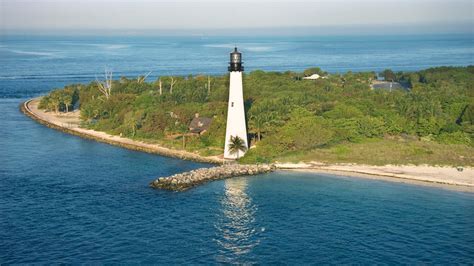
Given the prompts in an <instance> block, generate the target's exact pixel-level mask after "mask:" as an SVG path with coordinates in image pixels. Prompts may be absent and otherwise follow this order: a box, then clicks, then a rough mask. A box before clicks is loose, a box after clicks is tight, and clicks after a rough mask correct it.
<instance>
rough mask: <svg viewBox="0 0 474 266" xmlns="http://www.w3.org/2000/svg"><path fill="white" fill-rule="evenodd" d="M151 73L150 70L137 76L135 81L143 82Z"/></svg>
mask: <svg viewBox="0 0 474 266" xmlns="http://www.w3.org/2000/svg"><path fill="white" fill-rule="evenodd" d="M150 74H151V71H150V72H148V73H146V74H145V75H144V76H138V77H137V83H138V84H141V83H143V82H145V80H146V78H147V77H148V76H149V75H150Z"/></svg>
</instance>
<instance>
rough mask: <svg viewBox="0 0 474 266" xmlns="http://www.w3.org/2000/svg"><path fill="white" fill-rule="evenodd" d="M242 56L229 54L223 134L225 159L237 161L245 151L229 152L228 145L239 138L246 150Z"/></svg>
mask: <svg viewBox="0 0 474 266" xmlns="http://www.w3.org/2000/svg"><path fill="white" fill-rule="evenodd" d="M242 71H244V67H243V66H242V54H241V53H239V51H237V47H235V49H234V51H233V52H232V53H230V65H229V72H230V83H229V103H228V107H227V127H226V132H225V147H224V158H225V159H237V157H241V156H242V155H244V153H245V151H238V152H235V153H232V152H230V150H229V143H230V142H231V138H235V137H239V138H240V139H242V141H243V143H244V145H245V148H248V143H247V125H246V123H245V110H244V93H243V86H242Z"/></svg>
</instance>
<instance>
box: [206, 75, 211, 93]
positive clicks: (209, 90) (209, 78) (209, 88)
mask: <svg viewBox="0 0 474 266" xmlns="http://www.w3.org/2000/svg"><path fill="white" fill-rule="evenodd" d="M207 95H211V76H207Z"/></svg>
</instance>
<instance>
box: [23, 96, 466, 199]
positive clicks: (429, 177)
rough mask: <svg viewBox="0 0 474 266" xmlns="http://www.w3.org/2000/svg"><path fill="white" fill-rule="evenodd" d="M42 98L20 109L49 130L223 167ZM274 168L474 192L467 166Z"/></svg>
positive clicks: (295, 165)
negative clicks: (55, 109)
mask: <svg viewBox="0 0 474 266" xmlns="http://www.w3.org/2000/svg"><path fill="white" fill-rule="evenodd" d="M40 99H41V97H38V98H33V99H30V100H27V101H25V102H23V103H22V104H21V105H20V110H21V111H22V112H23V113H24V114H25V115H27V116H28V117H30V118H32V119H33V120H35V121H36V122H38V123H40V124H43V125H45V126H47V127H50V128H53V129H56V130H59V131H62V132H65V133H68V134H72V135H76V136H79V137H82V138H86V139H91V140H95V141H98V142H103V143H107V144H110V145H115V146H119V147H122V148H126V149H130V150H135V151H141V152H146V153H152V154H159V155H162V156H167V157H173V158H178V159H182V160H190V161H195V162H203V163H211V164H216V165H222V164H223V162H224V161H223V159H221V158H218V157H217V156H212V157H211V156H210V157H205V156H201V155H199V154H196V153H192V152H188V151H183V150H175V149H170V148H166V147H163V146H160V145H158V144H150V143H146V142H142V141H137V140H132V139H128V138H123V137H119V136H115V135H111V134H108V133H105V132H101V131H95V130H91V129H84V128H80V127H79V124H78V113H76V114H74V113H73V114H63V115H60V116H58V115H56V114H52V113H49V112H44V111H41V110H39V109H38V108H37V105H38V103H39V100H40ZM76 112H77V111H76ZM275 166H276V168H277V170H281V171H300V172H311V173H328V174H334V175H344V176H350V177H362V178H371V179H377V180H387V181H393V182H403V183H411V184H421V185H431V186H437V187H445V188H455V189H456V188H461V190H463V191H469V192H474V168H472V167H464V169H463V171H462V172H460V171H458V170H457V169H456V168H455V167H441V166H428V165H421V166H415V165H385V166H372V165H358V164H325V163H321V162H308V163H303V162H300V163H281V162H276V163H275Z"/></svg>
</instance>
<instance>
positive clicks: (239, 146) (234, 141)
mask: <svg viewBox="0 0 474 266" xmlns="http://www.w3.org/2000/svg"><path fill="white" fill-rule="evenodd" d="M239 151H242V152H246V151H247V145H245V141H244V140H243V139H242V138H240V137H239V136H235V137H234V136H230V143H229V152H230V154H237V159H239Z"/></svg>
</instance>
